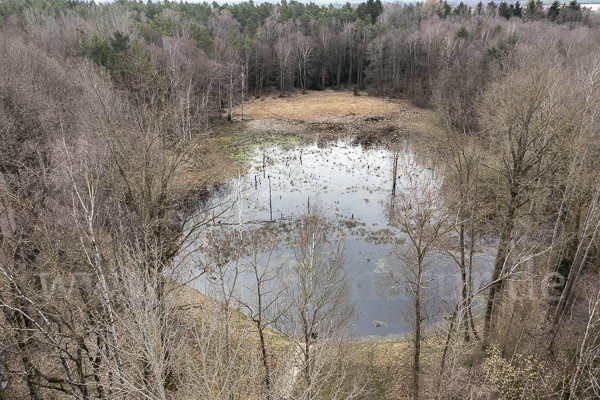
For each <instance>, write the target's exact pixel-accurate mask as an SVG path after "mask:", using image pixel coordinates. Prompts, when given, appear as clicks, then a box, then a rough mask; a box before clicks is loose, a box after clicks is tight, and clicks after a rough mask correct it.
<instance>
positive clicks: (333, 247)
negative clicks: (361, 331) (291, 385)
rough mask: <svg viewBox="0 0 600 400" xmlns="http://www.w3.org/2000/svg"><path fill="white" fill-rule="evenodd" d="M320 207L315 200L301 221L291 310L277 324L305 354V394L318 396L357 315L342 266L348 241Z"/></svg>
mask: <svg viewBox="0 0 600 400" xmlns="http://www.w3.org/2000/svg"><path fill="white" fill-rule="evenodd" d="M326 226H327V225H326V222H325V215H324V213H323V211H322V209H321V207H320V206H319V205H318V204H317V205H314V204H311V207H310V211H306V212H305V213H304V214H303V215H301V216H300V217H299V219H298V221H297V227H296V231H295V232H296V235H295V240H294V243H293V253H294V257H293V259H292V260H291V265H290V266H289V271H288V275H289V282H288V283H287V285H286V290H287V296H286V297H287V301H288V302H289V310H288V312H287V313H286V314H284V315H283V316H282V320H281V321H280V322H279V323H278V325H277V326H278V327H279V328H280V329H281V330H282V331H284V332H286V333H288V334H289V335H290V338H291V339H292V340H293V341H294V343H295V344H296V345H297V352H298V354H299V355H301V359H302V362H301V374H302V376H303V378H304V385H303V388H302V390H301V393H302V395H301V398H303V399H314V398H316V396H317V395H318V393H319V391H320V389H321V388H322V386H323V384H324V383H326V382H327V379H326V378H327V374H326V373H325V371H326V368H325V366H326V365H327V363H331V362H332V361H333V359H330V360H327V357H322V356H323V355H324V354H326V353H329V352H330V350H328V348H329V346H330V345H335V344H336V343H337V342H338V340H339V338H340V337H343V336H344V333H345V331H346V328H347V327H348V325H349V323H350V322H351V321H352V320H353V319H354V318H355V315H356V307H355V305H354V302H353V300H352V289H351V282H350V278H349V276H348V274H347V273H346V271H345V270H344V265H345V262H346V259H345V250H344V242H343V240H340V239H334V238H331V237H330V235H329V234H328V232H327V227H326Z"/></svg>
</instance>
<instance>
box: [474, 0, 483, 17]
mask: <svg viewBox="0 0 600 400" xmlns="http://www.w3.org/2000/svg"><path fill="white" fill-rule="evenodd" d="M475 9H476V10H477V15H481V14H482V13H483V3H482V2H481V1H480V2H479V3H477V7H475Z"/></svg>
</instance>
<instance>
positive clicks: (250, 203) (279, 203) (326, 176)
mask: <svg viewBox="0 0 600 400" xmlns="http://www.w3.org/2000/svg"><path fill="white" fill-rule="evenodd" d="M403 153H404V156H403V157H401V158H400V159H401V162H400V163H399V164H398V168H399V169H402V168H404V166H403V165H402V162H406V161H407V160H410V163H411V164H412V167H413V168H414V167H415V165H417V168H422V167H420V166H418V164H415V163H416V162H415V160H414V157H411V154H410V152H409V151H408V150H404V151H403ZM392 167H393V155H392V153H391V152H390V151H389V150H387V149H385V148H384V147H381V146H365V145H362V144H360V143H357V142H355V141H354V140H353V139H339V140H337V141H333V142H318V143H317V142H314V143H312V144H308V145H298V146H289V145H288V146H271V147H263V148H261V147H257V148H255V150H254V152H253V154H252V156H251V157H250V159H249V162H248V168H247V169H246V170H245V172H244V174H243V176H240V177H239V178H238V179H234V180H232V181H230V182H227V184H226V185H224V187H222V188H221V194H220V196H219V201H220V202H221V203H222V204H231V203H232V202H233V201H234V199H235V203H236V204H235V206H234V207H233V208H232V210H231V213H230V214H227V215H220V216H219V215H218V213H217V215H216V216H215V220H218V222H217V223H218V224H221V225H222V226H225V225H228V224H237V223H239V221H240V220H241V221H242V222H243V223H245V224H272V225H273V226H286V224H290V222H293V221H294V219H295V218H296V217H297V216H298V215H300V214H301V213H303V212H304V211H305V209H306V208H307V207H310V205H311V204H312V205H313V206H314V204H320V205H321V206H322V207H323V209H324V210H325V211H326V214H327V223H328V224H329V225H330V228H331V231H332V232H335V234H336V235H337V236H338V237H343V238H345V242H346V249H347V265H346V269H347V271H348V273H349V274H350V275H351V277H352V280H353V282H354V284H353V286H354V299H355V301H356V303H357V305H358V308H359V318H358V320H357V321H356V322H355V323H354V325H353V327H352V329H353V331H354V332H355V333H357V334H359V335H362V336H388V335H399V334H402V333H404V332H407V331H408V330H410V326H409V325H408V324H407V323H406V322H405V318H404V317H403V313H406V312H407V310H408V307H409V304H410V301H409V299H408V297H407V295H405V294H398V295H395V296H394V297H391V298H386V297H384V296H382V295H381V294H380V293H378V291H377V290H376V289H375V287H374V285H373V283H374V281H375V280H377V279H378V278H379V277H380V276H381V274H382V273H384V272H385V271H386V270H387V268H388V263H389V262H390V259H391V257H390V249H391V244H392V242H393V241H394V240H395V238H397V237H398V235H400V234H399V232H397V230H395V228H393V227H391V226H389V224H388V222H389V221H388V218H387V217H386V215H385V212H384V211H385V204H386V202H387V201H389V196H390V194H391V191H392V181H393V177H392V169H393V168H392ZM215 196H216V195H215ZM289 253H290V252H289V251H288V256H289ZM440 296H442V294H441V293H440ZM452 302H453V300H452ZM449 303H450V300H449Z"/></svg>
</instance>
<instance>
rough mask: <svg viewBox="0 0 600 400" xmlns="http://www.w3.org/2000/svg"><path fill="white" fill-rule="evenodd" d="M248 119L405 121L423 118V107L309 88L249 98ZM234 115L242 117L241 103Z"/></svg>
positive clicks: (246, 111)
mask: <svg viewBox="0 0 600 400" xmlns="http://www.w3.org/2000/svg"><path fill="white" fill-rule="evenodd" d="M244 114H245V118H248V119H281V118H284V119H289V120H304V121H312V122H330V121H331V120H332V119H340V118H342V119H344V118H346V119H356V118H357V117H378V116H379V117H383V116H388V117H389V118H393V119H401V120H402V121H403V122H404V123H407V122H409V121H416V120H418V119H420V118H422V114H423V112H422V110H420V109H418V108H417V107H415V106H413V105H412V104H411V103H410V101H408V100H405V99H387V98H383V97H371V96H368V95H366V94H361V95H360V96H354V94H353V93H352V92H351V91H345V92H342V91H333V90H325V91H321V92H319V91H310V92H307V93H306V94H304V95H303V94H300V93H296V94H293V95H291V96H290V97H274V96H271V97H268V98H264V97H262V98H259V99H254V100H249V101H247V102H246V104H245V107H244ZM234 118H236V119H238V118H241V107H240V106H238V107H236V108H235V110H234Z"/></svg>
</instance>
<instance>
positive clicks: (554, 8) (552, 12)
mask: <svg viewBox="0 0 600 400" xmlns="http://www.w3.org/2000/svg"><path fill="white" fill-rule="evenodd" d="M559 13H560V1H558V0H554V2H553V3H552V5H551V6H550V8H549V9H548V19H549V20H550V21H552V22H554V21H556V19H557V18H558V14H559Z"/></svg>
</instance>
